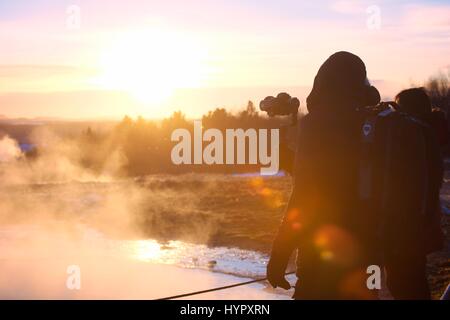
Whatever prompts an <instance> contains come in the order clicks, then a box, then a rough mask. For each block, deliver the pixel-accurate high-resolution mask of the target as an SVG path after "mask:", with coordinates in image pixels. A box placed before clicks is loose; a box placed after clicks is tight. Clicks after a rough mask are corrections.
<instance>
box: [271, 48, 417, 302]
mask: <svg viewBox="0 0 450 320" xmlns="http://www.w3.org/2000/svg"><path fill="white" fill-rule="evenodd" d="M379 102H380V95H379V93H378V91H377V89H376V88H375V87H373V86H371V85H370V84H369V81H368V80H367V73H366V67H365V65H364V63H363V61H362V60H361V59H360V58H359V57H358V56H356V55H354V54H351V53H349V52H337V53H335V54H333V55H332V56H330V57H329V58H328V59H327V60H326V61H325V62H324V64H323V65H322V66H321V67H320V69H319V71H318V73H317V75H316V77H315V79H314V85H313V89H312V91H311V93H310V95H309V96H308V98H307V107H308V114H307V115H306V116H305V117H304V118H303V119H302V120H301V122H300V125H299V136H298V144H297V153H296V160H295V174H294V187H293V191H292V194H291V198H290V200H289V203H288V206H287V208H286V211H285V215H284V218H283V221H282V223H281V225H280V228H279V231H278V234H277V236H276V238H275V240H274V243H273V247H272V252H271V257H270V260H269V263H268V266H267V276H268V280H269V282H270V283H271V284H272V285H273V286H274V287H282V288H285V289H288V288H290V284H289V283H288V282H287V281H286V279H285V277H284V274H285V271H286V268H287V265H288V262H289V259H290V256H291V255H292V253H293V252H294V251H297V277H298V281H297V284H296V286H295V294H294V298H295V299H377V298H378V291H377V290H373V288H369V287H368V285H367V280H368V277H369V275H370V274H368V270H369V269H368V268H370V267H371V266H372V267H373V266H375V267H382V266H383V264H384V263H385V261H386V260H385V259H387V260H389V261H392V259H395V257H397V255H398V252H403V251H404V250H405V247H407V245H406V244H407V243H408V242H409V241H410V240H411V239H412V238H414V237H416V236H417V232H416V229H415V225H416V224H415V223H411V227H410V226H408V223H406V226H403V227H402V222H404V220H405V219H406V218H405V217H407V216H408V215H409V214H411V208H412V209H413V211H414V210H415V209H416V208H418V207H420V203H421V202H420V197H419V196H417V195H419V194H421V192H422V189H421V185H422V183H421V181H422V178H423V177H422V174H419V175H415V174H414V173H415V172H422V171H423V170H422V169H421V165H422V162H423V161H422V159H421V157H420V156H417V154H418V153H420V151H419V149H420V148H418V147H416V145H415V143H414V140H411V138H413V134H417V141H419V140H420V139H419V135H420V132H419V130H417V128H416V125H415V124H414V123H411V122H410V121H403V122H399V123H401V124H400V125H396V127H395V130H394V129H393V130H390V131H389V132H391V131H392V132H393V133H392V134H390V136H391V135H394V136H395V138H390V139H389V141H391V140H392V141H393V143H389V145H390V146H389V149H392V152H391V153H392V154H395V155H394V156H393V158H394V161H392V163H390V164H389V170H384V169H380V168H378V171H376V172H377V173H374V174H372V176H374V177H375V178H377V177H379V176H381V177H383V176H386V177H387V178H386V179H384V180H383V181H382V179H381V178H380V179H378V180H379V181H380V183H378V184H374V185H376V186H377V187H376V188H375V189H376V190H378V191H377V193H376V194H377V196H376V197H377V199H378V198H380V199H381V198H383V201H378V202H377V203H380V205H379V206H378V205H372V203H375V202H374V201H373V200H372V197H368V198H364V197H361V188H362V187H361V170H360V168H361V161H362V159H365V158H364V157H366V155H365V152H364V149H363V147H362V144H361V132H362V130H361V129H362V127H363V124H364V121H365V120H364V118H365V117H366V114H365V113H364V112H360V111H359V110H361V108H364V107H366V106H374V105H377V104H378V103H379ZM388 111H390V110H388ZM363 128H364V130H363V132H364V133H366V131H365V125H364V127H363ZM397 128H398V129H399V130H397ZM375 131H377V129H375ZM378 131H380V132H381V131H383V130H378ZM369 132H370V126H368V127H367V133H369ZM406 133H408V140H405V139H403V140H402V139H401V136H402V135H405V134H406ZM413 139H414V138H413ZM400 141H401V143H400ZM404 141H406V143H405V142H404ZM408 141H409V142H411V141H412V142H411V143H408ZM382 153H383V152H375V153H374V157H377V156H378V154H382ZM410 158H412V160H411V161H410V162H411V164H410V165H409V166H404V165H403V164H402V162H404V159H410ZM416 164H417V165H416ZM418 168H419V169H418ZM387 171H389V173H391V172H393V173H395V175H392V177H391V175H390V174H389V175H388V174H385V173H386V172H387ZM375 178H374V179H373V180H374V181H375V180H376V181H378V180H377V179H375ZM403 183H404V184H405V187H404V188H403ZM363 189H364V188H363ZM378 194H380V196H379V195H378ZM381 195H382V196H381ZM373 197H375V196H373ZM406 199H408V200H406ZM410 199H412V200H411V201H410ZM381 203H382V204H381ZM412 216H416V215H415V214H412ZM413 220H414V221H415V219H411V221H413ZM386 225H387V227H386ZM402 228H403V230H402ZM402 233H403V234H402ZM406 251H407V250H406ZM390 283H393V287H394V289H395V288H396V287H395V282H392V281H391V282H390ZM394 291H395V290H394Z"/></svg>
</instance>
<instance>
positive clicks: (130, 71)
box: [94, 29, 207, 105]
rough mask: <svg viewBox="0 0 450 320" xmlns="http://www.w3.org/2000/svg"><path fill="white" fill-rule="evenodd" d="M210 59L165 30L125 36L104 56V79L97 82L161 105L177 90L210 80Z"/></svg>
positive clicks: (182, 37) (183, 38) (186, 40)
mask: <svg viewBox="0 0 450 320" xmlns="http://www.w3.org/2000/svg"><path fill="white" fill-rule="evenodd" d="M206 56H207V52H206V50H205V49H204V48H202V46H201V45H200V44H199V43H198V42H196V41H195V40H193V39H190V38H187V37H186V36H185V35H180V34H176V33H173V32H166V31H163V30H161V29H154V30H148V31H140V32H132V33H125V34H122V35H121V36H118V37H116V38H115V40H114V41H113V43H112V44H111V46H109V47H108V48H107V49H105V50H104V52H103V53H102V55H101V58H100V69H101V75H100V77H98V78H96V79H95V80H94V82H95V83H96V84H97V85H99V86H101V87H102V88H104V89H108V90H120V91H126V92H128V93H130V94H132V96H133V97H134V98H136V99H137V100H139V101H140V102H141V103H145V104H150V105H157V104H161V103H162V102H164V101H165V100H166V99H168V98H169V97H170V96H171V95H172V94H173V93H174V91H175V90H176V89H177V88H192V87H198V86H199V85H200V84H201V83H202V82H203V81H204V80H205V77H206V72H207V63H206Z"/></svg>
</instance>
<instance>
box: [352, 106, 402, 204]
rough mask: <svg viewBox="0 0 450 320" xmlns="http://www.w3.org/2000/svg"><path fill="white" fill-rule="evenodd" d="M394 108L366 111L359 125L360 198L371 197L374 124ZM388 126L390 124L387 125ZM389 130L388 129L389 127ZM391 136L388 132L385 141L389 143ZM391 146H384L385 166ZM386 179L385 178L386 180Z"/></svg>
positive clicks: (388, 159)
mask: <svg viewBox="0 0 450 320" xmlns="http://www.w3.org/2000/svg"><path fill="white" fill-rule="evenodd" d="M394 112H395V110H394V109H393V108H392V107H391V106H385V107H384V108H383V109H382V110H381V111H380V110H376V111H375V112H370V113H368V116H367V117H366V119H365V121H364V122H363V125H362V127H361V134H360V141H361V157H360V165H359V172H358V177H359V181H358V193H359V197H360V199H361V200H363V201H364V200H370V199H371V198H372V197H373V179H374V177H373V175H374V166H375V164H374V162H375V157H376V155H375V154H374V153H375V152H374V144H375V134H376V125H377V122H378V121H379V120H380V118H386V117H388V116H389V115H391V114H393V113H394ZM389 127H390V126H389ZM389 130H390V129H389ZM390 140H391V137H390V133H389V132H388V139H387V142H388V144H390V142H389V141H390ZM390 151H391V147H390V146H387V148H386V159H385V162H386V164H385V165H386V166H388V165H389V162H390ZM386 181H387V180H386Z"/></svg>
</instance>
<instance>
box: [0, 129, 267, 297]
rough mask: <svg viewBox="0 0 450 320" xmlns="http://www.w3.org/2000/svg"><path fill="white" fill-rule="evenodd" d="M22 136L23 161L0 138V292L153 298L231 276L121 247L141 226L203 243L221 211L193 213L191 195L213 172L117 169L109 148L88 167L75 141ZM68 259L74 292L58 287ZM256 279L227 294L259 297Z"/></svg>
mask: <svg viewBox="0 0 450 320" xmlns="http://www.w3.org/2000/svg"><path fill="white" fill-rule="evenodd" d="M32 143H33V144H35V145H37V146H39V149H38V150H39V156H38V157H37V158H36V159H32V160H30V159H27V157H26V155H25V154H24V153H23V152H22V151H21V149H20V147H19V144H18V143H17V141H15V140H14V139H12V138H10V137H8V136H5V137H3V138H2V139H1V140H0V248H1V250H0V260H1V261H2V263H1V264H0V298H6V299H8V298H25V299H27V298H64V299H65V298H69V299H71V298H89V299H90V298H93V299H95V298H156V297H159V296H164V295H172V294H177V293H180V292H183V291H190V290H196V289H204V288H208V287H211V286H217V285H219V284H223V283H221V281H225V282H226V283H229V282H230V281H231V282H233V281H234V282H236V281H239V279H234V278H227V277H225V278H221V277H218V276H217V275H216V276H214V275H212V274H210V273H207V272H201V271H183V270H181V269H178V268H175V267H172V266H157V265H154V264H149V263H145V262H139V261H136V260H133V259H132V258H133V255H135V254H136V252H134V251H136V250H137V249H136V248H138V247H136V248H135V247H134V246H133V245H131V247H128V249H126V250H123V244H124V243H126V242H124V241H125V240H126V241H131V243H132V244H133V243H134V242H133V241H134V240H136V239H145V238H146V237H148V235H154V237H155V238H157V239H160V240H161V241H167V240H170V237H168V236H167V235H171V237H176V238H179V239H181V240H185V241H186V240H187V241H192V242H194V243H195V242H206V241H207V239H208V238H209V237H210V235H211V234H212V233H214V232H215V230H216V228H217V227H216V226H217V225H218V221H220V219H221V214H220V212H218V213H217V214H216V215H215V218H214V219H203V218H202V214H201V212H200V209H199V208H198V203H199V196H198V195H199V194H201V193H204V192H205V190H208V188H210V187H211V185H212V184H214V183H215V182H214V181H213V179H210V178H208V177H204V178H201V179H200V178H199V180H198V181H194V183H192V177H191V176H187V177H183V176H178V177H175V178H168V177H167V176H154V177H148V178H143V179H140V180H133V179H124V178H118V177H120V168H121V166H122V165H123V163H124V161H125V159H123V157H122V156H121V153H120V151H119V150H116V151H114V152H113V153H112V154H111V156H110V157H108V161H107V162H106V163H105V164H104V166H103V168H102V170H101V172H100V173H98V172H95V173H94V172H91V171H90V170H87V169H85V168H83V167H82V166H81V165H80V158H81V155H80V150H79V148H78V147H77V144H76V143H74V142H71V141H70V140H69V141H67V140H64V139H62V138H60V137H58V136H57V135H56V134H54V133H52V132H51V131H49V130H48V129H39V130H38V131H36V132H35V133H34V134H33V136H32ZM187 181H191V182H190V183H191V184H189V182H187ZM173 199H177V201H174V200H173ZM193 212H194V213H195V214H192V213H193ZM193 216H195V217H198V218H196V219H192V218H191V217H193ZM111 241H115V242H111ZM136 243H138V242H136ZM146 250H147V249H146ZM148 250H150V249H148ZM148 250H147V251H146V252H144V253H143V255H144V256H145V255H148V254H149V251H148ZM72 264H75V265H79V266H80V268H81V272H82V290H80V291H70V290H68V289H67V288H66V287H65V283H66V278H67V276H68V275H67V273H66V269H67V266H69V265H72ZM186 272H188V273H187V274H186ZM187 277H189V278H190V279H191V280H192V279H195V280H193V281H189V282H186V281H185V279H186V278H187ZM225 282H224V283H225ZM193 283H195V286H193ZM262 287H263V286H261V285H258V286H256V287H253V288H252V287H250V288H245V289H242V290H237V291H235V293H236V295H235V296H233V298H238V292H239V294H243V296H242V298H247V299H251V298H265V297H267V296H266V293H264V292H263V291H261V290H260V289H261V288H262ZM255 288H258V290H256V289H255ZM269 296H270V297H272V296H271V295H269ZM208 297H209V298H217V297H222V298H226V297H227V296H224V295H223V293H219V294H217V295H210V296H208ZM200 298H205V297H200Z"/></svg>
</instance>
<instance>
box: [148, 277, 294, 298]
mask: <svg viewBox="0 0 450 320" xmlns="http://www.w3.org/2000/svg"><path fill="white" fill-rule="evenodd" d="M294 273H295V271H293V272H288V273H286V274H285V275H286V276H287V275H290V274H294ZM265 280H267V277H266V278H261V279H255V280H250V281H245V282H240V283H235V284H231V285H228V286H223V287H217V288H211V289H207V290H201V291H194V292H189V293H183V294H179V295H176V296H170V297H165V298H159V299H156V300H172V299H178V298H184V297H189V296H195V295H198V294H203V293H207V292H213V291H219V290H225V289H230V288H234V287H240V286H245V285H247V284H251V283H256V282H261V281H265Z"/></svg>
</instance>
